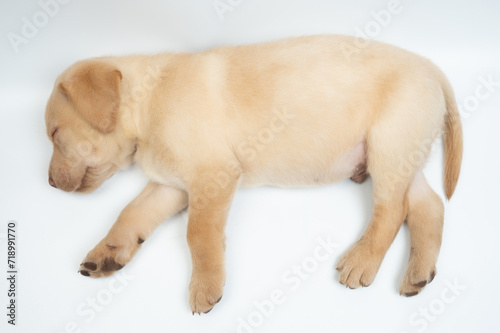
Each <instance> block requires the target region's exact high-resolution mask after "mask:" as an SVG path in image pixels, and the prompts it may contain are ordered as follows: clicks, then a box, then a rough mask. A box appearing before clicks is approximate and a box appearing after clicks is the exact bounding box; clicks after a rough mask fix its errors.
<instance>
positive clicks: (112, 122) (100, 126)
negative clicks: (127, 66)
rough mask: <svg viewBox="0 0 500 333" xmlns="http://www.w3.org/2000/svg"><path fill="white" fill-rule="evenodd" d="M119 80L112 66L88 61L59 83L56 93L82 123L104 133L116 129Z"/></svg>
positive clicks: (119, 76)
mask: <svg viewBox="0 0 500 333" xmlns="http://www.w3.org/2000/svg"><path fill="white" fill-rule="evenodd" d="M121 79H122V73H121V72H120V71H119V70H118V69H116V68H115V67H113V66H111V65H109V64H106V63H103V62H99V61H94V62H88V63H85V64H83V65H81V67H80V68H77V69H76V70H75V72H74V73H73V74H72V76H71V77H70V78H69V79H67V80H66V81H63V82H61V83H59V90H60V91H61V92H62V93H64V94H65V95H66V96H67V97H68V98H69V100H70V101H71V103H73V105H74V106H75V108H76V110H77V112H78V113H79V114H80V116H81V117H82V118H83V119H84V120H85V121H87V122H88V123H89V124H90V125H91V126H92V127H94V128H95V129H97V130H98V131H100V132H102V133H105V134H107V133H111V132H113V131H114V130H115V127H116V118H117V114H118V108H119V107H120V82H121Z"/></svg>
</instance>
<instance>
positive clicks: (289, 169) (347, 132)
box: [46, 36, 462, 313]
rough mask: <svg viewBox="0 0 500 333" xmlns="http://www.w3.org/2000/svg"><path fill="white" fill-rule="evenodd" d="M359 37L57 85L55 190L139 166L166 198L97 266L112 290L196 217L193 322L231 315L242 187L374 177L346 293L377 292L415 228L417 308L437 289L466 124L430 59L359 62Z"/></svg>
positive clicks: (99, 62)
mask: <svg viewBox="0 0 500 333" xmlns="http://www.w3.org/2000/svg"><path fill="white" fill-rule="evenodd" d="M346 42H347V43H349V42H351V38H350V37H343V36H314V37H302V38H293V39H288V40H283V41H279V42H273V43H265V44H257V45H250V46H238V47H222V48H217V49H214V50H210V51H206V52H201V53H197V54H187V53H186V54H170V53H164V54H158V55H154V56H128V57H107V58H96V59H91V60H84V61H80V62H78V63H76V64H75V65H73V66H71V67H70V68H69V69H67V70H66V71H65V72H64V73H63V74H61V76H60V77H59V78H58V79H57V81H56V84H55V88H54V91H53V93H52V95H51V97H50V99H49V102H48V105H47V111H46V123H47V132H48V135H49V137H50V138H51V140H52V141H53V143H54V155H53V157H52V161H51V164H50V170H49V182H50V183H51V185H52V186H54V187H58V188H60V189H62V190H65V191H77V192H89V191H92V190H94V189H95V188H97V187H98V186H99V185H100V184H101V183H102V182H103V181H104V180H105V179H107V178H108V177H110V176H111V175H112V174H113V173H114V172H115V171H116V170H119V169H123V168H126V167H127V166H129V165H130V164H131V163H133V162H137V163H138V164H139V165H140V166H141V167H142V169H143V170H144V172H145V173H146V175H147V176H148V177H149V178H150V183H149V184H148V185H147V186H146V188H145V189H144V191H143V192H142V193H141V194H140V195H139V196H138V197H137V198H136V199H135V200H134V201H132V202H131V203H130V204H129V205H128V206H127V207H126V208H125V209H124V210H123V212H122V213H121V214H120V216H119V218H118V220H117V222H116V223H115V225H114V226H113V227H112V229H111V230H110V232H109V234H108V235H107V236H106V237H105V238H104V239H103V240H102V241H101V242H100V243H99V244H98V245H97V246H96V248H95V249H94V250H92V251H91V252H90V253H89V254H88V255H87V258H85V260H84V262H83V263H82V265H81V268H80V271H81V273H82V274H83V275H86V276H91V277H100V276H107V275H109V274H111V273H113V272H114V271H115V270H118V269H120V268H121V267H123V265H125V264H126V263H127V262H128V261H129V260H130V259H131V258H132V256H133V254H134V253H135V251H136V250H137V249H138V248H139V247H140V244H141V243H142V242H143V241H144V240H145V239H147V237H148V236H149V235H150V234H151V232H152V231H153V230H154V228H155V227H156V226H157V225H158V224H159V223H161V222H162V221H164V220H165V219H167V218H169V217H170V216H172V215H174V214H176V213H177V212H178V211H180V210H182V209H183V208H185V207H189V210H188V211H189V223H188V235H187V237H188V244H189V246H190V249H191V255H192V261H193V272H192V280H191V285H190V304H191V308H192V311H193V313H194V312H197V313H201V312H208V311H210V310H211V309H212V307H213V306H214V305H215V304H216V303H217V302H218V301H219V300H220V298H221V297H222V292H223V290H222V289H223V285H224V281H225V270H224V225H225V221H226V217H227V212H228V209H229V206H230V204H231V199H232V197H233V194H234V191H235V190H236V189H237V188H238V187H240V186H256V185H260V184H268V185H275V186H287V187H296V186H315V185H321V184H329V183H333V182H336V181H340V180H342V179H345V178H349V177H351V178H352V179H353V180H355V181H357V182H361V181H363V180H364V178H366V176H367V175H368V174H370V175H371V177H372V178H373V186H374V190H373V195H374V213H373V217H372V220H371V222H370V224H369V226H368V228H367V230H366V232H365V234H364V235H363V237H362V238H361V239H360V240H359V241H358V242H357V243H356V244H355V245H354V246H353V247H352V248H351V249H350V250H349V251H348V252H347V253H346V254H345V255H344V256H343V257H342V258H341V259H340V261H339V265H338V267H337V268H338V269H339V270H340V276H339V279H340V282H341V283H344V284H345V285H346V286H349V287H351V288H356V287H360V286H367V285H369V284H370V283H371V282H372V281H373V280H374V278H375V275H376V273H377V271H378V268H379V266H380V263H381V262H382V259H383V257H384V255H385V253H386V251H387V249H388V248H389V246H390V244H391V243H392V241H393V239H394V237H395V235H396V233H397V232H398V230H399V228H400V226H401V224H402V223H403V221H404V220H405V219H406V220H407V222H408V225H409V227H410V231H411V243H412V244H411V246H412V251H411V257H410V262H409V267H408V271H407V273H406V275H405V277H404V279H403V282H402V285H401V291H400V292H401V294H404V295H406V296H412V295H415V294H417V293H418V292H419V291H420V290H421V289H422V288H423V287H424V286H425V284H426V283H428V282H430V281H431V280H432V278H433V277H434V275H435V272H436V271H435V264H436V261H437V255H438V253H439V248H440V244H441V233H442V223H443V204H442V202H441V200H440V199H439V197H438V196H437V195H436V194H435V193H434V192H433V191H432V189H431V188H430V187H429V186H428V185H427V182H426V180H425V178H424V176H423V173H422V171H421V170H422V168H423V165H424V163H425V159H426V156H427V154H428V152H429V149H430V145H431V143H432V141H433V140H434V139H435V138H436V137H437V136H438V135H441V134H442V131H443V130H446V131H445V132H444V135H445V149H446V168H445V171H446V175H445V189H446V194H447V197H448V198H450V197H451V195H452V194H453V191H454V189H455V186H456V182H457V180H458V175H459V171H460V164H461V158H462V133H461V125H460V120H459V117H458V112H457V109H456V104H455V101H454V97H453V92H452V90H451V88H450V85H449V83H448V82H447V80H446V78H445V77H444V75H443V74H442V73H441V71H440V70H439V69H438V68H436V67H435V66H434V65H433V64H432V63H431V62H429V61H428V60H426V59H424V58H422V57H419V56H417V55H414V54H412V53H409V52H407V51H404V50H401V49H398V48H396V47H392V46H389V45H385V44H382V43H376V42H371V43H370V46H369V47H368V48H365V49H363V50H361V51H360V52H359V53H357V54H353V55H351V57H350V59H346V58H345V56H344V54H343V53H342V50H341V48H340V45H341V44H342V43H346Z"/></svg>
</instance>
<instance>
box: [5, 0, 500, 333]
mask: <svg viewBox="0 0 500 333" xmlns="http://www.w3.org/2000/svg"><path fill="white" fill-rule="evenodd" d="M227 1H229V0H223V1H222V2H223V3H227ZM231 3H233V4H235V5H234V6H232V7H231V8H232V11H227V12H225V13H224V14H223V16H222V17H223V18H224V19H221V17H220V16H219V15H218V13H217V11H216V10H215V9H214V6H213V1H212V0H198V1H180V0H178V1H172V0H169V1H153V0H147V1H134V2H132V1H118V0H115V1H97V0H92V1H89V0H86V1H83V0H82V1H78V0H73V1H69V3H67V4H64V5H60V6H59V10H58V12H57V13H56V14H55V15H54V17H50V18H49V19H48V22H46V24H45V25H44V26H43V27H40V28H39V29H38V32H36V33H33V36H30V38H28V39H27V43H26V44H22V45H20V46H19V50H18V52H17V53H16V52H15V50H14V48H13V47H12V45H11V43H10V42H9V39H8V33H9V32H12V33H15V34H18V35H22V31H21V30H22V27H23V25H24V23H23V18H26V19H27V20H29V21H31V22H33V15H35V16H36V15H37V13H38V12H40V11H41V7H40V5H39V4H38V2H37V1H17V0H16V1H15V0H2V3H1V5H0V21H1V33H0V35H1V38H0V49H1V55H0V106H1V109H0V126H1V129H0V156H1V157H0V158H1V163H0V221H1V224H0V228H1V229H0V237H3V238H0V269H1V270H0V272H1V273H0V281H1V283H0V295H1V296H0V305H1V307H0V308H1V309H3V310H0V318H1V320H0V321H1V322H0V330H1V331H2V332H6V331H7V332H54V333H59V332H237V331H238V330H237V329H238V325H239V323H240V322H241V320H245V321H246V322H248V320H249V318H250V322H251V323H252V324H253V325H254V326H255V327H250V329H248V328H247V329H241V330H240V331H241V332H252V331H253V332H394V333H400V332H408V333H413V332H445V331H446V332H451V331H453V332H471V331H476V332H493V331H495V330H497V329H498V313H500V302H499V298H500V283H499V282H498V277H499V276H500V267H499V266H500V261H499V258H498V257H499V255H500V242H499V241H498V237H499V234H500V223H499V222H500V211H499V210H500V209H499V206H500V200H499V199H500V195H499V192H498V189H499V187H500V176H499V171H500V158H499V154H498V151H499V148H498V146H499V143H500V130H499V129H498V126H499V123H500V116H499V110H500V86H498V84H497V86H496V87H494V88H493V89H492V90H493V91H492V92H491V93H490V96H489V97H487V98H484V99H483V100H481V101H479V103H478V105H477V106H474V105H472V104H473V102H474V101H478V100H477V99H475V97H474V94H475V91H476V89H477V88H478V87H479V86H481V81H480V78H483V79H485V80H487V79H488V78H490V79H492V80H493V81H495V82H499V81H500V65H499V59H500V38H499V37H500V20H499V14H500V2H498V1H493V0H489V1H488V0H483V1H456V0H453V1H452V0H446V1H439V2H437V1H432V0H418V1H417V0H401V2H400V8H401V12H400V13H399V14H398V15H393V16H392V17H391V21H390V22H389V23H388V24H386V26H384V27H380V25H379V27H380V29H379V30H378V31H377V30H376V25H375V26H374V22H376V21H375V20H374V17H373V16H372V14H371V13H372V12H373V11H376V12H378V11H380V10H383V9H387V7H388V3H389V1H385V0H379V1H372V0H370V1H368V0H363V1H351V2H347V1H342V2H341V1H331V0H328V1H327V0H325V1H306V0H302V1H299V0H281V1H278V0H272V1H271V0H255V1H250V0H246V1H237V0H232V1H231ZM38 18H39V17H38ZM39 19H40V18H39ZM42 19H43V17H42ZM40 22H41V21H40ZM41 23H44V22H41ZM366 27H372V29H375V30H370V31H369V33H370V34H371V35H372V37H373V38H374V39H377V40H382V41H385V42H388V43H391V44H394V45H398V46H400V47H403V48H406V49H408V50H411V51H414V52H416V53H419V54H421V55H423V56H425V57H428V58H430V59H431V60H432V61H434V62H435V63H436V64H437V65H438V66H440V67H441V68H442V69H443V70H444V72H445V73H446V74H447V75H448V77H449V79H450V81H451V83H452V85H453V87H454V89H455V91H456V95H457V100H458V103H459V104H460V105H463V104H464V101H465V102H468V103H470V104H469V110H470V111H467V109H464V108H463V107H462V110H463V111H464V112H463V116H464V117H463V118H462V121H463V127H464V138H465V151H464V163H463V168H462V174H461V179H460V182H459V185H458V188H457V191H456V193H455V196H454V197H453V199H452V200H451V202H448V203H446V204H445V206H446V216H445V227H444V239H443V246H442V251H441V254H440V257H439V262H438V274H437V276H436V279H435V280H434V282H432V284H430V285H429V286H427V287H426V288H425V289H424V291H423V292H422V294H420V295H418V296H416V297H413V298H404V297H401V296H399V294H398V290H399V284H400V281H401V279H402V277H403V275H404V272H405V270H406V263H407V260H408V256H409V233H408V229H407V227H406V226H405V227H403V228H402V229H401V231H400V233H399V234H398V236H397V238H396V240H395V242H394V244H393V245H392V247H391V248H390V250H389V252H388V253H387V255H386V258H385V260H384V262H383V264H382V266H381V268H380V271H379V273H378V276H377V279H376V280H375V282H374V283H373V284H372V285H371V286H370V287H369V288H363V289H360V290H349V289H346V288H345V287H343V286H341V285H340V284H339V283H338V274H337V272H336V271H335V270H334V267H335V265H336V263H337V260H338V259H339V257H340V256H341V254H342V253H343V252H344V251H346V250H347V249H348V247H349V246H350V245H351V244H352V243H354V242H355V241H356V240H357V239H358V238H359V237H360V235H361V234H362V231H363V230H364V228H365V226H366V225H367V223H368V221H369V217H370V213H371V206H372V199H371V182H370V181H367V182H366V183H365V184H363V185H357V184H354V183H352V182H349V181H345V182H342V183H339V184H335V185H332V186H328V187H323V188H318V189H308V190H306V189H302V190H283V189H272V188H259V189H245V190H241V191H239V192H238V193H237V195H236V197H235V200H234V203H233V205H232V208H231V212H230V216H229V221H228V226H227V249H226V253H227V283H226V286H225V293H224V297H223V299H222V301H221V302H220V303H219V304H218V305H217V306H216V307H215V308H214V310H213V311H212V312H211V313H210V314H208V315H203V316H194V317H193V316H192V315H191V312H190V309H189V304H188V284H189V277H190V272H191V263H190V255H189V249H188V247H187V244H186V241H185V234H186V224H187V218H186V213H185V212H184V213H181V214H179V215H177V216H175V217H173V218H172V219H170V220H169V221H167V222H165V223H164V224H163V225H162V226H160V227H159V228H158V229H157V231H156V232H155V233H154V235H153V236H152V237H150V238H149V239H148V240H147V241H146V242H145V243H144V245H143V247H142V249H141V250H140V251H139V253H138V254H137V256H136V257H135V258H134V259H133V261H132V262H131V263H130V264H129V265H127V266H126V267H125V268H124V269H123V270H122V271H120V274H122V276H130V277H133V279H131V280H125V281H126V282H125V283H126V285H124V284H121V283H120V282H119V281H117V280H116V279H114V278H107V279H101V280H95V279H89V278H85V277H83V276H81V275H79V274H77V269H78V265H79V264H80V262H81V260H82V259H83V258H84V256H85V255H86V253H87V252H88V251H89V250H90V249H92V248H93V247H94V245H95V244H96V243H97V242H98V241H99V240H100V239H101V238H102V237H103V236H104V235H105V234H106V232H107V230H108V229H109V228H110V226H111V225H112V223H113V222H114V220H115V218H116V217H117V216H118V214H119V212H120V210H121V209H122V208H123V207H124V206H125V205H126V204H127V202H129V201H130V200H131V199H132V198H133V197H134V196H135V195H136V194H137V193H138V192H139V191H140V190H141V188H142V187H143V186H144V184H145V183H146V179H145V177H144V176H143V174H142V173H141V171H140V170H139V169H138V168H137V167H134V168H132V170H130V171H125V172H120V173H119V174H117V175H115V176H114V177H113V178H111V179H110V180H108V181H107V182H106V183H105V184H104V185H103V186H102V187H101V188H100V189H99V190H98V191H97V192H95V193H92V194H90V195H77V194H68V193H63V192H62V191H59V190H56V189H53V188H51V187H50V186H49V185H48V183H47V168H48V164H49V161H50V156H51V153H52V147H51V145H50V143H49V140H48V139H47V138H46V135H45V124H44V120H43V119H44V116H43V114H44V108H45V102H46V100H47V98H48V96H49V94H50V91H51V90H52V85H53V82H54V80H55V78H56V76H57V75H58V74H59V73H60V72H61V71H63V70H64V69H65V68H66V67H67V66H69V65H70V64H72V63H73V62H75V61H77V60H79V59H83V58H88V57H93V56H102V55H125V54H131V53H156V52H162V51H199V50H205V49H207V48H211V47H215V46H219V45H233V44H243V43H245V44H246V43H253V42H261V41H268V40H275V39H279V38H283V37H290V36H298V35H308V34H316V33H342V34H349V35H353V34H356V31H364V30H365V28H366ZM374 27H375V28H374ZM479 89H482V90H481V92H485V91H487V90H485V88H484V87H483V88H479ZM416 102H417V101H416ZM472 109H473V110H472ZM442 170H443V161H442V149H441V146H440V145H438V144H437V145H435V148H434V150H433V152H432V154H431V157H430V159H429V162H428V165H427V167H426V169H425V172H426V174H427V176H428V178H429V181H430V183H431V185H432V187H433V188H434V189H435V190H436V191H437V192H438V193H439V194H440V195H441V197H443V189H442V188H443V186H442V173H443V171H442ZM9 220H15V221H17V224H18V235H17V236H18V258H17V261H18V266H19V276H18V285H17V288H18V319H17V325H16V326H15V327H12V326H11V325H7V323H6V321H7V317H6V316H5V313H6V312H7V310H6V309H5V306H6V302H7V296H6V294H7V284H6V282H7V281H6V279H5V278H4V276H5V275H6V271H7V268H6V265H5V264H6V256H7V254H6V245H5V233H6V226H7V222H8V221H9ZM328 237H330V238H331V239H332V240H335V241H336V242H337V244H338V247H337V248H336V249H335V250H334V251H333V252H332V254H331V255H330V256H329V257H328V258H327V259H326V260H323V261H320V262H319V263H318V266H317V267H316V268H315V269H312V272H311V273H310V274H309V275H308V276H307V277H306V278H304V279H302V280H300V281H301V284H300V286H299V287H298V288H296V289H292V286H293V284H291V283H289V282H287V281H286V280H284V279H283V276H284V275H285V274H287V271H288V270H290V268H291V267H292V266H293V265H299V266H300V265H302V263H303V262H304V260H306V262H307V261H308V260H309V259H310V258H311V256H313V254H314V250H315V248H316V247H317V246H319V244H320V243H319V241H318V239H323V240H326V239H327V238H328ZM449 284H458V285H460V286H461V287H460V288H465V289H459V290H458V291H457V290H455V292H453V290H451V289H450V287H449ZM276 290H281V291H282V292H283V293H284V296H283V302H282V303H281V304H276V305H274V309H273V310H272V313H271V314H269V313H268V316H264V315H262V314H259V312H258V310H257V307H256V305H255V302H258V303H259V304H267V303H268V300H269V299H270V294H271V293H272V292H273V291H276ZM92 298H96V299H97V301H96V302H97V306H98V310H99V311H97V310H92V307H91V306H90V305H88V304H87V302H89V300H91V299H92ZM424 311H427V312H428V315H427V317H425V316H424V315H423V312H424ZM82 313H83V315H82ZM260 319H261V320H260ZM259 320H260V321H259Z"/></svg>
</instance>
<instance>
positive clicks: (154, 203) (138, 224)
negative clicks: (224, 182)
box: [80, 182, 188, 277]
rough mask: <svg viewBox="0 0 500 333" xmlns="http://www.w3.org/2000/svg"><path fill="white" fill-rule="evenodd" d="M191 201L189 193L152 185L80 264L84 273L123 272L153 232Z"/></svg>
mask: <svg viewBox="0 0 500 333" xmlns="http://www.w3.org/2000/svg"><path fill="white" fill-rule="evenodd" d="M187 202H188V197H187V193H186V192H184V191H181V190H178V189H175V188H172V187H168V186H165V185H161V184H158V183H154V182H149V183H148V184H147V185H146V187H145V188H144V190H143V191H142V192H141V194H139V196H137V198H135V199H134V200H133V201H132V202H131V203H130V204H128V205H127V207H125V209H124V210H123V211H122V212H121V214H120V216H119V217H118V220H117V221H116V222H115V224H114V225H113V227H112V228H111V230H110V231H109V233H108V235H107V236H106V237H104V239H103V240H102V241H101V242H99V244H97V246H96V247H95V248H94V249H93V250H92V251H90V252H89V254H88V255H87V257H86V258H85V260H84V261H83V263H82V264H81V265H80V273H81V274H82V275H84V276H90V277H103V276H108V275H111V274H113V273H114V272H115V271H117V270H119V269H121V268H122V267H123V266H124V265H125V264H127V263H128V262H129V261H130V259H132V257H133V255H134V254H135V252H136V251H137V250H138V249H139V247H140V246H141V244H142V243H143V242H144V241H145V240H146V239H147V237H148V236H149V235H150V234H151V233H152V232H153V230H154V229H155V228H156V227H157V226H158V225H159V224H160V223H161V222H163V221H165V220H166V219H168V218H169V217H171V216H173V215H175V214H176V213H177V212H179V211H180V210H182V209H183V208H185V207H186V206H187Z"/></svg>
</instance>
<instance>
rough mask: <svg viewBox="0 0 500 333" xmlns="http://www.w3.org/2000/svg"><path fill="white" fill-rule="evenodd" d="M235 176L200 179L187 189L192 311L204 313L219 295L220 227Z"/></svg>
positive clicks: (222, 271)
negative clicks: (219, 180) (191, 270)
mask: <svg viewBox="0 0 500 333" xmlns="http://www.w3.org/2000/svg"><path fill="white" fill-rule="evenodd" d="M213 174H215V173H213ZM207 179H208V178H207ZM238 180H239V175H234V174H232V175H229V174H227V177H226V178H225V181H224V182H213V181H210V180H208V181H201V182H197V183H196V184H193V185H192V186H191V188H190V190H189V221H188V230H187V241H188V245H189V248H190V250H191V259H192V262H193V272H192V276H191V283H190V285H189V302H190V305H191V311H192V312H193V314H194V313H198V314H200V313H208V312H209V311H210V310H212V308H213V307H214V305H215V304H216V303H218V302H219V301H220V299H221V298H222V293H223V287H224V283H225V268H224V248H225V244H224V241H225V235H224V228H225V224H226V218H227V214H228V211H229V206H230V204H231V201H232V198H233V194H234V192H235V190H236V188H237V187H238Z"/></svg>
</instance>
